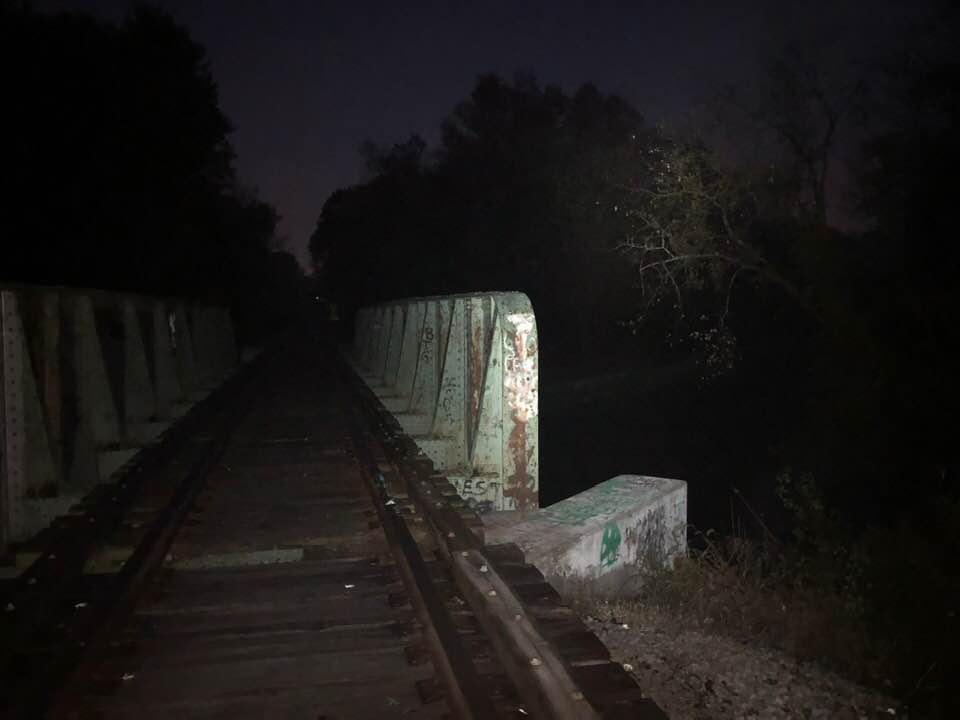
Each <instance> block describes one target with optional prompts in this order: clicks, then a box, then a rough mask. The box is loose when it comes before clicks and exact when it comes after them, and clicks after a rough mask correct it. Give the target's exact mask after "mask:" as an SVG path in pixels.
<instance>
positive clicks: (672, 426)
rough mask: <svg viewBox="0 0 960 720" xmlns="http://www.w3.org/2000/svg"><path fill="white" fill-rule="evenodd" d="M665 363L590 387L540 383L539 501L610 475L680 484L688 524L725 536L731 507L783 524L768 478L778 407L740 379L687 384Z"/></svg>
mask: <svg viewBox="0 0 960 720" xmlns="http://www.w3.org/2000/svg"><path fill="white" fill-rule="evenodd" d="M697 372H698V371H697V369H696V368H693V367H691V366H671V367H661V368H646V369H638V370H636V371H630V372H620V373H618V374H616V375H610V376H606V377H604V378H597V379H592V380H579V381H573V382H570V381H567V382H563V383H559V382H554V383H551V382H550V380H549V378H547V379H546V380H545V381H543V382H542V385H541V399H540V502H541V505H543V506H546V505H549V504H551V503H554V502H557V501H558V500H562V499H563V498H565V497H568V496H570V495H573V494H575V493H577V492H580V491H581V490H585V489H587V488H589V487H592V486H593V485H595V484H596V483H598V482H601V481H603V480H606V479H608V478H611V477H614V476H615V475H620V474H637V475H656V476H661V477H671V478H678V479H680V480H685V481H686V482H687V483H688V518H689V522H690V523H691V524H692V525H693V526H695V527H696V528H698V529H700V530H706V529H708V528H715V529H716V530H718V531H721V532H722V531H726V530H728V529H729V528H730V526H731V506H733V509H734V511H735V512H736V514H737V515H738V516H739V517H740V518H741V519H742V520H743V521H744V522H745V524H746V525H748V526H749V525H750V522H747V518H749V517H750V514H751V511H750V509H748V508H747V507H746V504H745V503H744V502H743V500H740V499H738V498H735V497H734V494H733V488H736V489H737V490H739V492H740V493H741V494H742V496H743V499H744V500H746V503H749V505H750V508H752V510H753V511H754V512H756V513H757V514H760V515H762V516H763V518H764V522H765V523H770V524H772V525H780V524H781V523H782V522H783V512H782V508H781V504H780V502H779V500H778V498H777V497H776V495H775V492H774V487H773V485H774V483H773V482H772V478H773V477H774V475H775V473H776V470H777V463H776V459H775V457H774V455H773V451H772V448H773V446H774V445H775V444H776V442H777V439H778V437H782V434H783V432H784V428H783V427H782V424H783V422H784V419H783V412H782V407H781V406H780V404H779V403H777V402H776V401H775V399H774V398H771V397H769V396H768V395H765V394H764V393H762V392H756V388H752V389H751V391H750V392H744V385H743V383H744V380H743V378H740V379H737V378H724V379H720V380H714V381H712V382H710V383H701V382H698V381H697Z"/></svg>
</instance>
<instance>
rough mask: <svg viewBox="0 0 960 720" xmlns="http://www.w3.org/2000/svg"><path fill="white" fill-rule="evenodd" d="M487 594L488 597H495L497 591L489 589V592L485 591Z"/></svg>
mask: <svg viewBox="0 0 960 720" xmlns="http://www.w3.org/2000/svg"><path fill="white" fill-rule="evenodd" d="M487 595H489V596H490V597H496V596H497V591H496V590H491V591H490V592H488V593H487Z"/></svg>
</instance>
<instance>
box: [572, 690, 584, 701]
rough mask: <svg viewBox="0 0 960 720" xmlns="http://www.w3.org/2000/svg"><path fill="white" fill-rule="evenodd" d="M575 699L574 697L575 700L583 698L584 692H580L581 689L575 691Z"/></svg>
mask: <svg viewBox="0 0 960 720" xmlns="http://www.w3.org/2000/svg"><path fill="white" fill-rule="evenodd" d="M573 699H574V700H583V693H582V692H580V691H579V690H577V691H576V692H575V693H573Z"/></svg>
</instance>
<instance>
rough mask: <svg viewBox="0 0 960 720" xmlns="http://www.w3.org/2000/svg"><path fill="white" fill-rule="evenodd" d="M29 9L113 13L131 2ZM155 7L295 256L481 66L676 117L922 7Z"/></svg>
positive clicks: (867, 37)
mask: <svg viewBox="0 0 960 720" xmlns="http://www.w3.org/2000/svg"><path fill="white" fill-rule="evenodd" d="M37 4H38V6H39V7H40V8H42V9H64V8H67V9H85V10H89V11H91V12H93V13H95V14H97V15H100V16H103V17H106V18H109V19H113V20H119V19H121V18H122V17H123V15H124V14H125V13H126V12H127V11H128V10H129V9H130V8H131V7H132V6H133V5H134V4H135V3H134V2H132V1H131V0H87V1H86V2H81V1H78V0H46V1H45V2H39V3H37ZM156 4H159V5H160V6H161V7H163V8H165V9H166V10H167V11H169V12H170V13H171V14H173V16H174V17H175V18H176V19H177V20H178V21H179V22H180V23H182V24H183V25H185V26H186V27H187V28H188V29H189V31H190V33H191V34H192V35H193V37H194V38H195V39H196V40H197V41H199V42H200V43H201V44H203V45H204V46H205V47H206V49H207V51H208V54H209V57H210V60H211V65H212V69H213V74H214V77H215V78H216V80H217V82H218V84H219V87H220V97H221V103H222V106H223V109H224V111H225V112H226V113H227V115H228V116H229V117H230V118H231V120H232V121H233V123H234V125H235V127H236V132H235V134H234V136H233V142H234V147H235V149H236V151H237V155H238V159H237V165H238V169H239V173H240V177H241V180H242V181H243V182H244V183H246V184H248V185H252V186H254V187H256V188H258V189H259V192H260V194H261V196H262V197H263V198H264V199H265V200H267V201H269V202H271V203H272V204H274V205H275V206H276V207H277V209H278V210H279V211H280V213H281V214H282V216H283V222H282V225H281V233H282V234H283V235H284V236H285V237H286V238H287V242H286V247H287V249H289V250H291V251H292V252H294V253H295V254H296V255H297V257H298V258H299V259H300V260H301V262H303V263H304V264H305V265H306V264H307V262H308V260H307V258H308V253H307V249H306V248H307V241H308V239H309V237H310V233H311V232H312V230H313V227H314V224H315V222H316V219H317V216H318V214H319V212H320V209H321V207H322V205H323V202H324V200H325V199H326V198H327V196H328V195H329V194H330V193H331V192H332V191H334V190H335V189H337V188H339V187H343V186H345V185H349V184H351V183H354V182H356V181H358V180H360V179H362V178H363V174H364V169H363V163H362V160H361V158H360V156H359V153H358V148H359V146H360V144H361V143H362V142H363V141H364V140H368V139H369V140H374V141H376V142H380V143H391V142H394V141H399V140H402V139H405V138H406V137H407V136H408V135H410V134H411V133H414V132H418V133H420V134H421V135H423V136H424V137H425V138H426V139H427V140H428V142H434V141H435V140H436V138H437V134H438V132H437V131H438V129H439V124H440V121H441V120H442V119H443V118H444V117H445V116H446V115H447V114H448V113H449V112H450V111H451V110H452V109H453V107H454V105H455V104H456V103H457V102H458V101H460V100H462V99H464V98H465V97H466V96H467V95H468V93H469V91H470V89H471V88H472V85H473V81H474V79H475V77H476V76H477V75H478V74H480V73H482V72H486V71H491V70H492V71H496V72H498V73H500V74H501V75H503V76H505V77H507V78H510V77H512V76H513V74H514V72H515V71H516V70H518V69H527V70H531V71H533V72H534V73H535V75H536V76H537V77H538V78H539V79H540V81H541V83H544V84H546V83H556V84H559V85H561V86H562V87H563V88H564V89H566V90H568V91H571V90H573V89H575V88H576V87H577V86H578V85H580V84H581V83H583V82H586V81H592V82H594V83H595V84H596V85H597V86H598V87H599V88H600V89H601V90H602V91H604V92H616V93H618V94H620V95H622V96H623V97H625V98H626V99H627V100H629V101H630V102H631V103H633V104H634V105H635V106H636V107H637V108H638V109H639V110H641V111H642V112H643V113H644V114H645V115H646V117H647V118H648V119H649V120H650V121H654V122H664V123H666V124H668V125H682V124H686V123H688V122H690V121H691V120H690V118H691V113H692V111H694V110H695V108H696V106H697V105H698V103H700V102H701V101H702V100H703V99H705V98H706V97H708V96H709V95H710V94H711V93H712V92H713V91H714V90H716V89H717V88H718V87H719V86H721V85H722V84H724V83H738V82H749V81H750V80H751V79H754V78H756V77H757V74H758V72H759V70H760V68H761V67H762V63H763V62H764V60H765V58H768V57H769V56H770V55H771V54H772V53H774V52H775V51H776V50H778V49H779V48H782V47H783V46H784V44H785V43H786V42H788V41H793V42H809V41H814V42H816V43H817V44H818V45H820V46H825V47H829V48H831V50H830V51H831V52H838V53H841V54H844V55H850V56H858V55H863V54H866V53H869V51H870V49H871V47H872V46H873V45H875V44H878V43H884V42H886V41H889V40H890V39H891V38H893V37H895V36H896V33H897V31H898V29H899V28H902V27H903V26H904V25H905V23H906V22H908V21H909V20H910V19H911V18H913V17H916V16H917V14H918V11H917V10H916V8H917V5H918V4H924V3H916V2H906V1H903V0H877V1H876V2H869V3H868V2H853V1H852V0H834V1H832V2H823V1H815V0H809V1H807V2H769V0H741V1H740V2H728V3H721V2H709V1H708V2H682V1H677V2H670V3H665V2H634V3H629V2H619V3H617V2H611V3H586V2H583V3H578V2H569V1H561V0H556V1H555V2H520V1H518V0H514V1H513V2H474V3H464V2H436V3H429V2H423V3H412V4H410V6H409V7H402V6H401V4H400V3H396V2H362V1H358V0H354V1H351V2H339V3H328V2H311V1H308V0H304V1H297V2H282V1H278V2H266V1H258V0H208V1H207V2H204V1H203V0H166V1H164V2H159V3H156ZM864 7H868V8H869V10H868V11H864V10H863V8H864ZM694 122H695V120H694Z"/></svg>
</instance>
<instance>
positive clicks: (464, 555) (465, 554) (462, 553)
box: [460, 550, 470, 557]
mask: <svg viewBox="0 0 960 720" xmlns="http://www.w3.org/2000/svg"><path fill="white" fill-rule="evenodd" d="M469 555H470V553H468V552H467V551H466V550H463V551H462V552H461V553H460V557H468V556H469Z"/></svg>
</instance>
